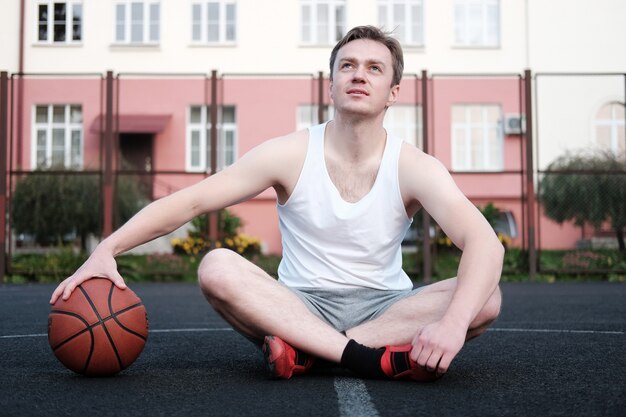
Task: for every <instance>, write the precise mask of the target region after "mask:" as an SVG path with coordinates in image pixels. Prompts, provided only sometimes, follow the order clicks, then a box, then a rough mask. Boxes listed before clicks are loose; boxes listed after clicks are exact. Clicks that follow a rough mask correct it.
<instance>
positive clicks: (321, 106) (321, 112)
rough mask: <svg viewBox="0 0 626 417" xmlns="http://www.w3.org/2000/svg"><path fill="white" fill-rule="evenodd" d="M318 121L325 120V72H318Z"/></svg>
mask: <svg viewBox="0 0 626 417" xmlns="http://www.w3.org/2000/svg"><path fill="white" fill-rule="evenodd" d="M317 80H318V81H317V123H322V122H323V121H324V73H323V72H322V71H320V72H319V73H318V74H317Z"/></svg>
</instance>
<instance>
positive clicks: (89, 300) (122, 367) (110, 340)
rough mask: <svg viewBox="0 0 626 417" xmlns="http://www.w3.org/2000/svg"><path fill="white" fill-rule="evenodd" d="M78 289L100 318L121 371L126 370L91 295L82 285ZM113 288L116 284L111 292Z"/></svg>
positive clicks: (112, 285)
mask: <svg viewBox="0 0 626 417" xmlns="http://www.w3.org/2000/svg"><path fill="white" fill-rule="evenodd" d="M78 288H80V290H81V291H82V293H83V295H84V296H85V298H86V299H87V302H89V305H90V306H91V308H92V309H93V311H94V313H95V314H96V317H97V318H98V321H99V322H100V324H102V330H104V333H105V334H106V335H107V338H108V339H109V343H111V347H112V348H113V352H114V353H115V356H116V357H117V361H118V363H119V365H120V370H122V369H124V366H123V365H122V359H121V358H120V354H119V352H118V351H117V348H116V347H115V343H114V342H113V338H112V337H111V334H110V333H109V330H108V329H107V328H106V326H105V325H104V320H102V317H100V314H99V313H98V309H97V308H96V306H95V305H94V303H93V301H92V300H91V298H90V297H89V294H87V291H85V290H84V289H83V287H82V286H80V285H79V286H78ZM113 288H114V284H113V283H111V290H110V291H113ZM86 368H87V367H86V366H85V369H86Z"/></svg>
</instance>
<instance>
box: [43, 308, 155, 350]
mask: <svg viewBox="0 0 626 417" xmlns="http://www.w3.org/2000/svg"><path fill="white" fill-rule="evenodd" d="M142 305H143V303H137V304H133V305H132V306H128V307H126V308H125V309H123V310H120V311H118V312H117V313H115V314H112V315H110V316H109V317H107V318H105V319H102V320H100V321H98V322H96V323H94V324H89V322H88V321H87V320H85V319H83V318H82V317H81V316H80V315H78V314H76V313H72V312H71V311H64V310H51V311H50V314H65V315H67V316H72V317H76V318H77V319H79V320H81V321H82V322H83V323H84V324H85V328H84V329H83V330H81V331H79V332H78V333H75V334H73V335H72V336H70V337H69V338H67V339H66V340H64V341H63V342H61V343H60V344H58V345H57V346H55V347H54V348H52V349H53V350H56V349H57V348H59V347H60V346H61V345H64V344H65V343H67V342H69V341H70V340H72V339H74V338H75V337H78V336H80V335H81V334H83V333H85V332H86V331H91V329H93V328H94V327H97V326H99V325H101V324H103V323H105V322H107V321H109V320H111V319H113V320H115V318H116V316H118V315H120V314H123V313H126V312H127V311H130V310H132V309H134V308H137V307H140V306H142ZM116 322H117V320H116ZM118 324H119V323H118ZM120 326H121V324H120ZM122 327H123V326H122ZM128 331H130V332H133V331H132V330H130V329H128ZM133 333H134V332H133ZM92 334H93V333H92ZM135 334H136V335H137V336H138V337H140V338H142V339H143V340H144V341H146V340H148V338H146V337H143V336H142V335H141V334H139V333H135Z"/></svg>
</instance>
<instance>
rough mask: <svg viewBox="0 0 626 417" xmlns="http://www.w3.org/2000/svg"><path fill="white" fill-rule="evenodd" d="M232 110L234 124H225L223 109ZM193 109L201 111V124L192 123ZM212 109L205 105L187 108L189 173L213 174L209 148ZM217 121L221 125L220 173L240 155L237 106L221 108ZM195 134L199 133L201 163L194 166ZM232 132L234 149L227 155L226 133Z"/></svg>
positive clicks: (218, 140)
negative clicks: (193, 138)
mask: <svg viewBox="0 0 626 417" xmlns="http://www.w3.org/2000/svg"><path fill="white" fill-rule="evenodd" d="M226 107H228V108H232V110H233V112H234V115H235V118H234V122H227V123H224V122H223V121H222V120H223V118H222V109H223V108H226ZM193 108H199V109H200V123H192V122H191V112H192V109H193ZM210 118H211V109H210V107H209V106H203V105H191V106H189V107H188V108H187V132H186V151H185V169H186V170H187V171H188V172H211V159H210V154H209V147H210V146H211V137H210V130H211V126H212V123H211V120H210ZM217 119H218V120H219V123H218V125H217V148H218V149H219V150H220V152H219V154H218V155H217V171H220V170H222V169H224V168H225V167H227V166H228V165H230V164H232V163H234V162H235V161H236V160H237V155H238V144H239V139H238V132H237V108H236V107H235V106H221V107H220V108H219V109H218V115H217ZM194 132H197V133H199V135H198V136H199V140H200V144H199V151H198V152H199V153H200V154H199V162H198V164H193V163H192V162H193V160H192V156H193V155H192V142H191V141H192V135H193V133H194ZM227 132H230V133H232V135H233V144H232V148H231V149H230V150H229V151H230V155H227V149H226V133H227ZM228 158H230V159H231V162H230V163H227V159H228Z"/></svg>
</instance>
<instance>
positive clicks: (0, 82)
mask: <svg viewBox="0 0 626 417" xmlns="http://www.w3.org/2000/svg"><path fill="white" fill-rule="evenodd" d="M8 96H9V74H8V73H7V72H6V71H2V72H1V73H0V282H3V281H4V276H5V274H6V271H7V259H6V256H7V246H6V243H7V228H6V227H7V225H6V218H7V180H8V177H7V149H8V145H9V141H8V139H9V138H8V130H9V123H8V122H9V117H8V113H9V107H8V103H9V99H8Z"/></svg>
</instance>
